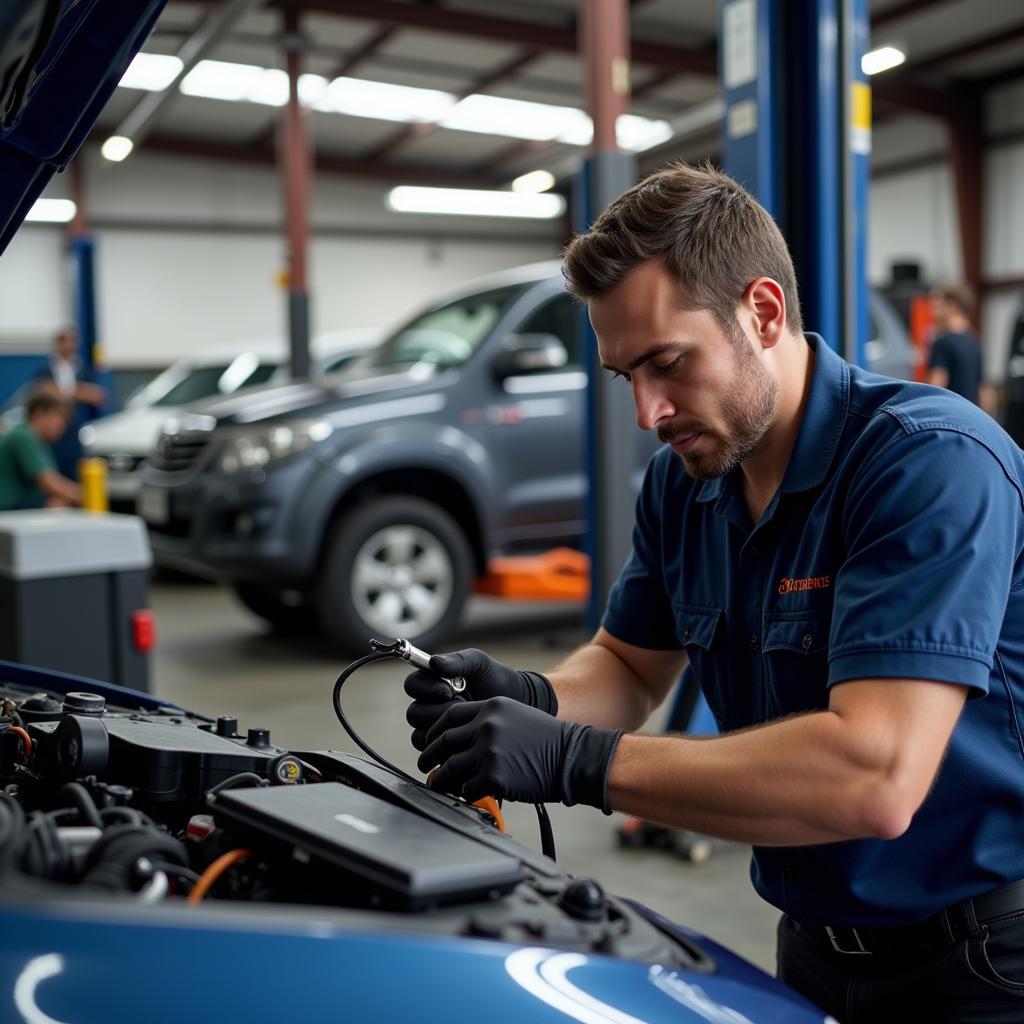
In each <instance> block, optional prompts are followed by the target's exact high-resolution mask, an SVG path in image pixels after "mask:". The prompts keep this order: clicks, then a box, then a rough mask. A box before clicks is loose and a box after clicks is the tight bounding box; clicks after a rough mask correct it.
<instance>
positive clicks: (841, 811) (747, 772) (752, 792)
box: [608, 711, 923, 846]
mask: <svg viewBox="0 0 1024 1024" xmlns="http://www.w3.org/2000/svg"><path fill="white" fill-rule="evenodd" d="M885 749H886V748H885V744H884V743H883V744H879V745H878V746H875V745H874V744H871V743H865V742H864V739H863V737H862V736H859V735H858V736H854V735H851V730H850V728H849V727H848V725H846V724H845V723H844V721H843V720H842V718H841V716H839V715H837V714H835V713H834V712H832V711H823V712H817V713H813V714H808V715H803V716H799V717H794V718H788V719H784V720H781V721H778V722H774V723H771V724H769V725H765V726H761V727H759V728H755V729H750V730H747V731H745V732H738V733H730V734H727V735H723V736H718V737H712V738H709V739H690V738H687V737H680V736H638V735H627V736H624V737H623V739H622V742H621V743H620V744H619V748H618V751H617V753H616V756H615V759H614V760H613V762H612V766H611V771H610V773H609V777H608V795H609V801H610V804H611V806H612V807H613V808H614V809H615V810H618V811H624V812H626V813H629V814H635V815H638V816H639V817H642V818H645V819H648V820H652V821H659V822H663V823H664V824H666V825H670V826H674V827H678V828H685V829H689V830H691V831H694V832H700V833H703V834H706V835H715V836H721V837H723V838H725V839H734V840H738V841H741V842H748V843H756V844H758V845H779V846H795V845H806V844H811V843H829V842H837V841H840V840H846V839H853V838H861V837H865V836H879V837H883V838H892V837H894V836H895V835H899V834H900V833H901V832H902V831H903V830H904V829H905V828H906V825H907V824H908V823H909V818H908V817H906V813H905V808H906V806H907V805H908V802H909V803H912V804H913V806H914V807H915V809H916V801H917V797H916V795H913V796H911V797H910V800H909V801H908V799H907V794H906V793H905V792H904V790H903V788H901V787H902V786H903V779H902V777H901V773H900V771H899V770H898V766H897V765H896V764H894V763H893V762H892V761H891V759H889V758H888V757H887V756H886V755H885V753H884V751H885ZM921 798H922V799H923V794H922V797H921Z"/></svg>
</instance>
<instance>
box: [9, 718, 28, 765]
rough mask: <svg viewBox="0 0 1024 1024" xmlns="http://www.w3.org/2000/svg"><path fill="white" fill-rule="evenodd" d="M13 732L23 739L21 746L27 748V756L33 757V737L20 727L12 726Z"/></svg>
mask: <svg viewBox="0 0 1024 1024" xmlns="http://www.w3.org/2000/svg"><path fill="white" fill-rule="evenodd" d="M11 732H13V733H15V734H16V735H17V736H18V737H19V738H20V739H21V745H22V746H23V747H24V748H25V756H26V757H31V756H32V737H31V736H29V734H28V733H27V732H25V730H24V729H22V727H21V726H20V725H12V726H11Z"/></svg>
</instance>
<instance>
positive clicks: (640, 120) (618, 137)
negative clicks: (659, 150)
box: [615, 114, 673, 153]
mask: <svg viewBox="0 0 1024 1024" xmlns="http://www.w3.org/2000/svg"><path fill="white" fill-rule="evenodd" d="M672 135H673V132H672V125H670V124H669V123H668V121H654V120H651V118H649V117H637V115H636V114H620V115H619V117H618V119H617V120H616V122H615V141H616V142H618V144H619V148H620V149H624V150H625V151H626V152H627V153H642V152H643V151H644V150H645V149H650V148H651V147H652V146H657V145H658V144H659V143H662V142H668V140H669V139H671V138H672Z"/></svg>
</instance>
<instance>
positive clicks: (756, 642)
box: [749, 633, 761, 651]
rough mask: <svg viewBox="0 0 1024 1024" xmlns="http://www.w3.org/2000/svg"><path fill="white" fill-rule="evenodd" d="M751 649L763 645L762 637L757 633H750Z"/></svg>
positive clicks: (754, 649)
mask: <svg viewBox="0 0 1024 1024" xmlns="http://www.w3.org/2000/svg"><path fill="white" fill-rule="evenodd" d="M749 643H750V649H751V650H752V651H756V650H757V649H758V647H760V646H761V638H760V637H759V636H758V635H757V634H756V633H751V634H750V640H749Z"/></svg>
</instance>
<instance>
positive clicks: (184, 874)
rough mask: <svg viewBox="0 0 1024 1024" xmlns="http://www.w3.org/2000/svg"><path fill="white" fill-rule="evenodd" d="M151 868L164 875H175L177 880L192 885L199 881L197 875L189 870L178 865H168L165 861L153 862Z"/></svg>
mask: <svg viewBox="0 0 1024 1024" xmlns="http://www.w3.org/2000/svg"><path fill="white" fill-rule="evenodd" d="M152 864H153V867H154V868H156V870H157V871H162V872H163V873H164V874H165V875H177V876H178V877H179V878H184V879H186V880H187V881H189V882H191V883H192V884H193V885H195V884H196V882H198V881H199V873H198V872H196V871H193V870H192V869H191V868H186V867H182V866H181V865H180V864H170V863H168V862H167V861H162V860H160V861H153V862H152Z"/></svg>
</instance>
